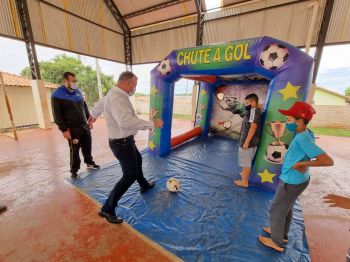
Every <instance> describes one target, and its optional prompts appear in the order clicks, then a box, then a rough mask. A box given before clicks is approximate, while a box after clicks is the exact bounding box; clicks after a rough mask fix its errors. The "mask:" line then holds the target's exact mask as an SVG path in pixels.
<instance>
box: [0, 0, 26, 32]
mask: <svg viewBox="0 0 350 262" xmlns="http://www.w3.org/2000/svg"><path fill="white" fill-rule="evenodd" d="M0 34H2V35H5V36H10V37H15V38H23V35H22V30H21V27H20V22H19V18H18V15H17V9H16V5H15V2H14V1H13V0H10V1H6V0H1V1H0Z"/></svg>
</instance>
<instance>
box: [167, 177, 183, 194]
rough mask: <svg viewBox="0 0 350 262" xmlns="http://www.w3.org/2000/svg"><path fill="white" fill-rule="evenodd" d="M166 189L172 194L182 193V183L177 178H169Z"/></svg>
mask: <svg viewBox="0 0 350 262" xmlns="http://www.w3.org/2000/svg"><path fill="white" fill-rule="evenodd" d="M166 187H167V189H168V190H169V191H170V192H179V191H180V181H179V180H178V179H176V178H175V177H172V178H169V179H168V181H167V182H166Z"/></svg>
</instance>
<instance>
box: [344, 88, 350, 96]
mask: <svg viewBox="0 0 350 262" xmlns="http://www.w3.org/2000/svg"><path fill="white" fill-rule="evenodd" d="M345 95H346V96H350V86H349V87H347V88H345Z"/></svg>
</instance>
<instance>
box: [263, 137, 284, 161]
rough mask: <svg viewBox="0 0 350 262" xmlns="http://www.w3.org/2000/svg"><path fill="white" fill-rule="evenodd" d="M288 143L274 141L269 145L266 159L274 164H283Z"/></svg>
mask: <svg viewBox="0 0 350 262" xmlns="http://www.w3.org/2000/svg"><path fill="white" fill-rule="evenodd" d="M287 149H288V145H286V144H284V143H282V142H273V143H271V144H270V145H268V146H267V149H266V158H265V159H266V160H267V161H269V162H271V163H274V164H282V163H283V160H284V156H285V154H286V152H287Z"/></svg>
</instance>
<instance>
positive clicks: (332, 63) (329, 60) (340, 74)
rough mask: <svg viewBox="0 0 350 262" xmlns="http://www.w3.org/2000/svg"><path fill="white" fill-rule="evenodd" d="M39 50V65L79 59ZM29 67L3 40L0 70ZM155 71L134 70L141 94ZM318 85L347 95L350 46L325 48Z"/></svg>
mask: <svg viewBox="0 0 350 262" xmlns="http://www.w3.org/2000/svg"><path fill="white" fill-rule="evenodd" d="M36 50H37V55H38V60H39V61H47V60H50V59H52V58H54V57H55V56H56V55H59V54H63V53H65V54H67V55H71V56H73V57H77V55H76V54H74V53H69V52H64V51H61V50H57V49H53V48H46V47H42V46H36ZM170 51H171V50H169V52H170ZM313 52H314V50H311V53H310V54H311V55H313ZM82 62H83V63H84V64H87V65H91V66H92V67H93V68H95V59H94V58H91V57H87V56H82ZM26 66H28V59H27V55H26V50H25V45H24V43H23V42H20V41H16V40H12V39H8V38H3V37H0V70H1V71H4V72H9V73H14V74H20V72H21V70H22V69H23V68H24V67H26ZM100 66H101V70H102V72H103V73H105V74H107V75H111V76H114V78H117V76H118V75H119V74H120V72H122V71H124V70H125V66H124V65H123V64H119V63H115V62H109V61H105V60H100ZM154 67H155V64H147V65H136V66H133V71H134V73H136V74H137V75H138V76H139V84H138V89H137V92H142V93H149V80H150V71H151V70H152V68H154ZM317 85H318V86H322V87H325V88H328V89H331V90H333V91H336V92H338V93H341V94H344V90H345V88H346V87H348V86H350V45H338V46H329V47H325V48H324V50H323V56H322V62H321V66H320V69H319V74H318V78H317ZM180 86H181V92H183V91H185V89H186V88H187V86H188V84H187V83H186V82H184V81H182V83H180Z"/></svg>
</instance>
